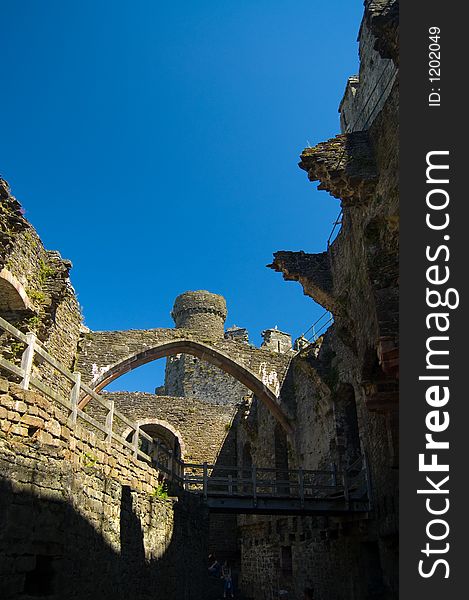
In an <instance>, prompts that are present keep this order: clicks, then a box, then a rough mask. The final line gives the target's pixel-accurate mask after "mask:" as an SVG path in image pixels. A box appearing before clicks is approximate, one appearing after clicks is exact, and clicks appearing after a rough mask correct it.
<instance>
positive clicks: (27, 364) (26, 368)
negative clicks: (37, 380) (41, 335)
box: [20, 332, 36, 390]
mask: <svg viewBox="0 0 469 600" xmlns="http://www.w3.org/2000/svg"><path fill="white" fill-rule="evenodd" d="M26 343H27V346H26V348H25V350H24V352H23V356H22V357H21V370H22V371H23V379H22V380H21V383H20V387H21V388H22V389H23V390H27V389H29V382H30V380H31V371H32V368H33V358H34V345H35V344H36V335H35V334H34V333H31V332H29V333H27V334H26Z"/></svg>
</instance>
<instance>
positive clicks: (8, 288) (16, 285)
mask: <svg viewBox="0 0 469 600" xmlns="http://www.w3.org/2000/svg"><path fill="white" fill-rule="evenodd" d="M0 307H1V312H2V313H10V314H11V313H13V312H21V311H25V310H34V308H33V305H32V303H31V300H30V299H29V298H28V294H27V293H26V290H25V289H24V287H23V286H22V285H21V283H20V282H19V281H18V279H17V278H16V277H15V276H14V275H13V273H11V272H10V271H9V270H8V269H2V270H1V271H0Z"/></svg>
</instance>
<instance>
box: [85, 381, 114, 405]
mask: <svg viewBox="0 0 469 600" xmlns="http://www.w3.org/2000/svg"><path fill="white" fill-rule="evenodd" d="M81 389H82V390H83V391H84V392H86V393H87V394H88V396H91V397H92V398H93V399H94V400H96V402H97V403H98V404H101V406H104V408H107V409H108V410H109V400H106V398H104V397H103V396H101V394H97V393H96V392H95V391H94V390H92V389H91V388H90V387H89V386H87V385H86V383H83V382H82V383H81Z"/></svg>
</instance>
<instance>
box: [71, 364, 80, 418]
mask: <svg viewBox="0 0 469 600" xmlns="http://www.w3.org/2000/svg"><path fill="white" fill-rule="evenodd" d="M73 376H74V379H75V383H74V384H73V387H72V391H71V392H70V404H71V407H72V412H71V414H70V418H69V424H70V427H75V425H76V424H77V415H78V402H79V401H80V388H81V373H73Z"/></svg>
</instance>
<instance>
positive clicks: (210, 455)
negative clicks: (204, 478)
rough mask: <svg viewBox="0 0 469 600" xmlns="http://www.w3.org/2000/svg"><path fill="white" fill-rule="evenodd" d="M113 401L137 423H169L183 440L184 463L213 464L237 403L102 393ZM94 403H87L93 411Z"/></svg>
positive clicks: (234, 414)
mask: <svg viewBox="0 0 469 600" xmlns="http://www.w3.org/2000/svg"><path fill="white" fill-rule="evenodd" d="M103 395H104V396H105V397H106V398H108V399H110V400H114V402H115V407H116V410H118V411H119V412H121V413H122V414H124V415H125V416H127V417H128V418H129V419H131V420H132V421H135V422H138V423H150V422H153V421H158V422H160V423H161V424H163V425H164V423H168V424H169V425H170V426H171V427H172V428H174V430H176V432H177V433H178V435H179V436H180V439H181V440H182V450H183V458H184V460H185V461H186V462H195V463H203V462H204V461H207V462H208V463H211V464H213V463H215V462H216V461H217V458H218V455H219V453H220V452H221V450H222V448H223V445H224V443H225V440H226V438H227V436H228V433H229V431H230V429H231V426H232V423H233V419H234V418H235V416H236V413H237V411H238V406H237V405H234V406H233V405H227V404H221V405H216V404H210V403H205V402H203V401H202V400H199V399H197V398H192V397H186V398H177V397H168V396H157V395H155V394H147V393H144V392H105V393H104V394H103ZM92 406H93V403H92V402H91V403H90V404H89V405H88V406H87V412H92V411H91V409H92Z"/></svg>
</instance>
